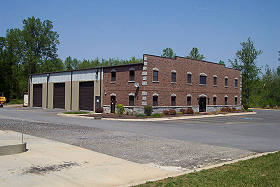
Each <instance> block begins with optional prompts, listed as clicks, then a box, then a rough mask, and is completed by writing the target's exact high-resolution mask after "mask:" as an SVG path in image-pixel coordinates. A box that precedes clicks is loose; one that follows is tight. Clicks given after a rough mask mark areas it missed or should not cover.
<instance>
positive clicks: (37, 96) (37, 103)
mask: <svg viewBox="0 0 280 187" xmlns="http://www.w3.org/2000/svg"><path fill="white" fill-rule="evenodd" d="M33 106H34V107H42V84H33Z"/></svg>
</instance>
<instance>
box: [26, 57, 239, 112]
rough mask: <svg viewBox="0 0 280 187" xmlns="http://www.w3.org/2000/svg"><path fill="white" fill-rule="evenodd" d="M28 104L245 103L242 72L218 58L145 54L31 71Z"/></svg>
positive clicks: (110, 108) (108, 108) (161, 106)
mask: <svg viewBox="0 0 280 187" xmlns="http://www.w3.org/2000/svg"><path fill="white" fill-rule="evenodd" d="M29 85H30V86H29V96H30V97H29V98H30V99H29V104H30V106H39V107H43V108H65V109H67V110H93V111H94V110H95V109H96V108H99V107H100V106H103V108H104V110H105V112H114V111H115V106H116V105H117V104H123V105H124V106H125V108H126V110H127V111H128V112H136V113H139V112H143V106H146V105H150V106H153V108H154V112H162V111H163V110H166V109H169V108H173V109H176V110H179V109H181V108H188V107H192V108H193V109H194V111H214V110H218V109H220V108H221V107H224V106H230V107H235V108H240V107H241V89H242V83H241V72H240V71H238V70H234V69H231V68H226V67H225V66H224V65H220V64H217V63H212V62H207V61H201V60H192V59H188V58H184V57H177V56H176V57H175V58H174V59H170V58H163V57H159V56H153V55H148V54H144V55H143V63H138V64H127V65H118V66H110V67H99V68H91V69H87V70H77V71H64V72H54V73H46V74H37V75H31V77H30V84H29Z"/></svg>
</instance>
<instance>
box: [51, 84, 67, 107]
mask: <svg viewBox="0 0 280 187" xmlns="http://www.w3.org/2000/svg"><path fill="white" fill-rule="evenodd" d="M53 107H54V108H63V109H64V108H65V83H54V84H53Z"/></svg>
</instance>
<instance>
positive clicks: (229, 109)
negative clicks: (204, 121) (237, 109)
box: [221, 107, 232, 112]
mask: <svg viewBox="0 0 280 187" xmlns="http://www.w3.org/2000/svg"><path fill="white" fill-rule="evenodd" d="M221 112H232V109H231V108H229V107H223V108H221Z"/></svg>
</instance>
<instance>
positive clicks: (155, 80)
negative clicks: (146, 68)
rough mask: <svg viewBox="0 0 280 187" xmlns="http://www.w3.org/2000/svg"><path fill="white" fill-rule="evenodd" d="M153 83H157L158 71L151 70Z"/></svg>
mask: <svg viewBox="0 0 280 187" xmlns="http://www.w3.org/2000/svg"><path fill="white" fill-rule="evenodd" d="M153 82H158V69H156V68H154V69H153Z"/></svg>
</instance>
